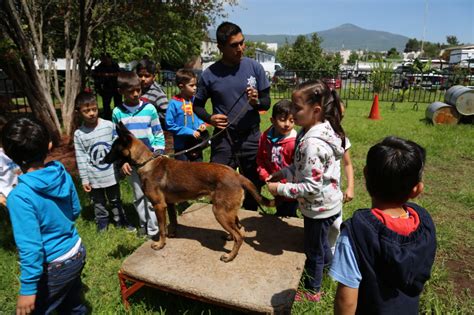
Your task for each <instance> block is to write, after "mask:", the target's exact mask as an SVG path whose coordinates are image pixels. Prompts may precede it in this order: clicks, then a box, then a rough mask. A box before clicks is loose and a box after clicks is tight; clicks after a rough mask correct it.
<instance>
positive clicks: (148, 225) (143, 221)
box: [129, 169, 159, 236]
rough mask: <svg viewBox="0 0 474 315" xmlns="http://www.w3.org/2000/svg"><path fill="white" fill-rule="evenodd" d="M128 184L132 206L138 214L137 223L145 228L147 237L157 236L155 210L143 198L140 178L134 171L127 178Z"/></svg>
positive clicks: (146, 199) (148, 201)
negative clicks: (130, 190) (130, 189)
mask: <svg viewBox="0 0 474 315" xmlns="http://www.w3.org/2000/svg"><path fill="white" fill-rule="evenodd" d="M129 182H130V184H131V186H132V190H133V196H134V198H135V200H134V201H133V204H134V205H135V209H136V210H137V214H138V221H139V224H140V228H145V229H146V233H147V234H148V235H149V236H154V235H156V234H158V230H159V228H158V220H157V219H156V214H155V209H154V208H153V205H152V204H151V202H150V200H148V198H147V197H145V194H144V192H143V190H142V183H141V181H140V176H138V173H137V171H136V170H135V169H133V170H132V176H130V177H129Z"/></svg>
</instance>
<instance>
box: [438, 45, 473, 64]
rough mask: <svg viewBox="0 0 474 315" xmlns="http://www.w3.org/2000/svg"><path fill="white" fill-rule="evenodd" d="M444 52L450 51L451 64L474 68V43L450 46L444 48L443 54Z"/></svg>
mask: <svg viewBox="0 0 474 315" xmlns="http://www.w3.org/2000/svg"><path fill="white" fill-rule="evenodd" d="M444 52H449V64H451V65H455V64H456V65H459V66H461V67H466V68H468V67H469V68H474V45H464V46H456V47H449V48H446V49H444V50H443V51H442V52H441V54H443V53H444Z"/></svg>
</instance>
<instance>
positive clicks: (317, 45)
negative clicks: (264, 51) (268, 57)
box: [276, 33, 342, 73]
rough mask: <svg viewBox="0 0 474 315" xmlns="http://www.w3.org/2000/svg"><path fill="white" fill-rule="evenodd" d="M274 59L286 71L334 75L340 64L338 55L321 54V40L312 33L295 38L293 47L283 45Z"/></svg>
mask: <svg viewBox="0 0 474 315" xmlns="http://www.w3.org/2000/svg"><path fill="white" fill-rule="evenodd" d="M276 58H277V60H278V61H279V62H281V64H282V65H283V67H285V68H286V69H294V70H304V71H315V72H329V73H336V72H337V71H338V69H339V65H340V64H341V62H342V58H341V56H340V55H337V54H334V55H331V54H323V50H322V48H321V38H320V37H319V36H318V35H317V34H316V33H313V34H312V35H311V38H310V39H308V38H307V37H306V36H304V35H300V36H298V37H297V38H296V40H295V42H294V43H293V45H289V44H288V43H285V45H283V46H282V47H281V48H279V49H278V51H277V55H276Z"/></svg>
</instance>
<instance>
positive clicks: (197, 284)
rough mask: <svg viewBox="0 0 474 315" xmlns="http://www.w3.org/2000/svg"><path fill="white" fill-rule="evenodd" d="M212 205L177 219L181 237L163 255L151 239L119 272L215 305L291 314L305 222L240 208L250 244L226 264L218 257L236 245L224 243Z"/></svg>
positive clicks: (200, 206) (195, 208)
mask: <svg viewBox="0 0 474 315" xmlns="http://www.w3.org/2000/svg"><path fill="white" fill-rule="evenodd" d="M211 207H212V206H211V205H209V204H203V203H197V204H193V205H192V206H191V207H189V208H188V209H187V210H186V211H185V212H184V213H183V214H182V215H181V216H179V217H178V223H179V227H178V235H177V238H172V239H167V244H166V246H165V247H164V248H163V249H162V250H159V251H155V250H153V249H152V248H151V247H150V245H151V243H150V241H149V242H146V243H144V244H143V245H142V246H141V247H139V248H138V249H137V250H136V251H135V252H134V253H133V254H132V255H130V256H129V257H128V258H126V259H125V261H124V262H123V265H122V269H121V271H120V273H121V274H122V275H125V279H127V280H132V281H133V280H134V279H135V280H138V281H142V282H144V284H145V285H150V286H153V287H157V288H159V289H162V290H164V291H170V292H173V293H176V294H178V295H183V296H186V297H190V298H194V299H197V300H200V301H205V302H208V303H211V304H217V305H221V306H225V307H229V308H233V309H238V310H242V311H245V312H257V313H266V314H275V313H278V314H281V313H288V314H289V313H290V310H291V306H292V304H293V300H294V295H295V292H296V289H297V288H298V284H299V281H300V278H301V275H302V272H303V268H304V261H305V255H304V252H303V220H301V219H298V218H277V217H275V216H272V215H263V216H262V215H260V214H259V213H257V212H254V211H247V210H241V211H240V212H239V218H240V222H241V223H242V225H243V226H244V228H245V231H246V232H245V240H244V243H243V245H242V247H241V248H240V251H239V254H238V255H237V257H236V258H235V259H234V260H233V261H232V262H230V263H224V262H222V261H220V260H219V258H220V256H221V255H222V254H223V253H224V251H227V252H229V251H230V249H231V246H232V242H226V241H225V240H224V236H225V235H226V234H225V232H224V230H223V229H222V227H221V226H220V225H219V223H217V221H216V220H215V218H214V215H213V213H212V209H211ZM121 282H122V283H124V281H121ZM141 285H143V284H141ZM138 288H139V287H137V288H135V289H134V290H132V291H133V292H135V291H136V290H138ZM123 289H124V288H123V287H122V292H123ZM133 292H131V293H130V294H133ZM124 302H126V298H124Z"/></svg>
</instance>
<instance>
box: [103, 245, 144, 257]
mask: <svg viewBox="0 0 474 315" xmlns="http://www.w3.org/2000/svg"><path fill="white" fill-rule="evenodd" d="M138 247H139V246H132V245H129V244H126V245H123V244H119V245H117V247H116V248H115V249H114V250H113V251H112V252H110V253H109V254H108V256H110V257H113V258H116V259H123V258H125V257H128V256H130V255H131V254H132V253H133V252H134V251H135V250H136V249H137V248H138Z"/></svg>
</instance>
